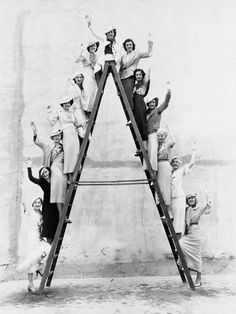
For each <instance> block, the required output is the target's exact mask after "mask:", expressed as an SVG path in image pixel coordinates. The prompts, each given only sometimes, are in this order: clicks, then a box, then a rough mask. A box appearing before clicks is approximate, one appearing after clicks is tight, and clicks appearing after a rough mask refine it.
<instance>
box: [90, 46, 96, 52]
mask: <svg viewBox="0 0 236 314" xmlns="http://www.w3.org/2000/svg"><path fill="white" fill-rule="evenodd" d="M96 50H97V45H96V44H93V45H91V46H89V52H96Z"/></svg>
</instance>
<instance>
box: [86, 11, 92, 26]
mask: <svg viewBox="0 0 236 314" xmlns="http://www.w3.org/2000/svg"><path fill="white" fill-rule="evenodd" d="M84 18H85V21H86V22H87V25H88V27H90V26H91V21H92V18H91V16H89V15H88V14H86V15H85V17H84Z"/></svg>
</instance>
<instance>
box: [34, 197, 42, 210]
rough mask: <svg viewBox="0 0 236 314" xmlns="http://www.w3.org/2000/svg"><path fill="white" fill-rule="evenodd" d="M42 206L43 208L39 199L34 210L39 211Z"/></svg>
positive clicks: (35, 202)
mask: <svg viewBox="0 0 236 314" xmlns="http://www.w3.org/2000/svg"><path fill="white" fill-rule="evenodd" d="M41 206H42V203H41V200H40V198H37V199H36V200H35V201H34V203H33V209H34V210H36V211H38V210H40V209H41Z"/></svg>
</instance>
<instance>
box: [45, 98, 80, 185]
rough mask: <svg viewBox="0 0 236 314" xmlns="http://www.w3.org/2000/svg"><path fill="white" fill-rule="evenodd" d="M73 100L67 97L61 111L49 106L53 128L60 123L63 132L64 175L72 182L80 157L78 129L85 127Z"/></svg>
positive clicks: (63, 100) (63, 101) (49, 115)
mask: <svg viewBox="0 0 236 314" xmlns="http://www.w3.org/2000/svg"><path fill="white" fill-rule="evenodd" d="M72 104H73V99H72V97H71V96H65V97H64V98H63V99H62V101H61V103H60V105H61V107H62V109H61V110H58V111H57V110H52V108H51V106H48V107H47V109H48V120H49V124H50V125H51V126H52V127H53V126H55V125H56V124H57V123H58V121H59V123H60V126H61V128H62V130H63V140H62V142H63V150H64V168H63V173H64V174H67V175H68V180H69V181H71V180H72V175H73V172H74V170H75V166H76V163H77V160H78V157H79V152H80V142H79V138H78V135H77V128H78V127H81V126H82V125H83V121H78V120H77V118H76V116H75V114H74V113H73V110H71V106H72Z"/></svg>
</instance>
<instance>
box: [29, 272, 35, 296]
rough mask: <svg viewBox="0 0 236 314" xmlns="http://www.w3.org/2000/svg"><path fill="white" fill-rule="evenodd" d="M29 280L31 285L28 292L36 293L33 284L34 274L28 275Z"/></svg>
mask: <svg viewBox="0 0 236 314" xmlns="http://www.w3.org/2000/svg"><path fill="white" fill-rule="evenodd" d="M28 280H29V285H28V291H29V292H30V293H34V292H35V291H36V289H35V287H34V283H33V273H28Z"/></svg>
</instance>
